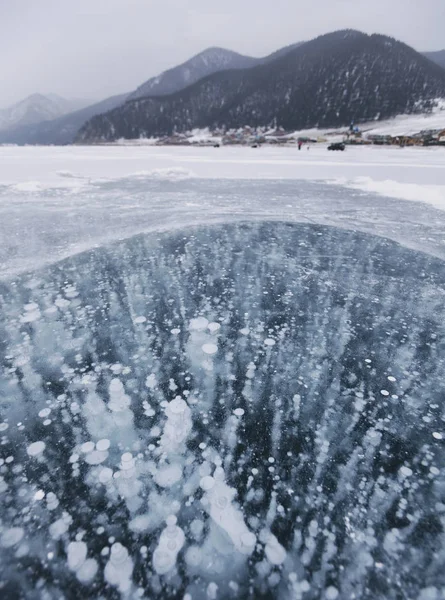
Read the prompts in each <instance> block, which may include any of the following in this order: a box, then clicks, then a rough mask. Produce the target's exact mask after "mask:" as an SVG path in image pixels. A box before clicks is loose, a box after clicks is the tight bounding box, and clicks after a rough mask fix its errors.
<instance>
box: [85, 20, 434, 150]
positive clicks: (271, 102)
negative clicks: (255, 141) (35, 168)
mask: <svg viewBox="0 0 445 600" xmlns="http://www.w3.org/2000/svg"><path fill="white" fill-rule="evenodd" d="M442 96H445V71H444V70H443V69H441V67H439V66H438V65H436V64H434V63H433V62H431V61H430V60H429V59H428V58H426V57H425V56H423V55H422V54H420V53H418V52H416V51H415V50H414V49H413V48H411V47H409V46H407V45H406V44H404V43H403V42H399V41H397V40H395V39H394V38H389V37H387V36H383V35H379V34H372V35H367V34H364V33H362V32H359V31H356V30H340V31H337V32H333V33H330V34H326V35H323V36H319V37H318V38H315V39H314V40H311V41H309V42H306V43H304V44H301V45H297V47H294V48H292V49H291V50H290V51H289V52H287V53H285V54H284V55H280V56H278V58H276V59H274V60H272V61H270V62H266V63H262V64H257V65H255V66H253V67H250V68H249V69H235V70H233V69H232V70H227V71H222V72H219V73H214V74H211V75H208V76H207V77H204V78H203V79H201V80H199V81H198V82H196V83H194V84H192V85H190V86H188V87H187V88H185V89H183V90H181V91H179V92H175V93H173V94H170V95H168V96H163V97H146V98H136V99H129V100H128V101H127V102H126V103H125V104H124V105H123V106H122V107H118V108H116V109H114V111H111V112H109V113H107V114H106V115H98V116H96V117H93V119H92V120H91V121H90V122H88V123H86V124H85V126H84V127H83V128H82V129H81V130H80V132H79V135H78V136H77V138H76V141H77V142H80V143H82V142H88V143H89V142H91V141H113V140H115V139H119V138H127V139H134V138H138V137H156V136H162V135H171V134H172V133H173V132H174V131H178V132H180V131H186V130H189V129H192V128H195V127H227V128H233V127H240V126H243V125H251V126H268V125H271V124H273V123H275V124H278V125H281V126H283V127H284V128H285V129H303V128H308V127H315V126H323V127H327V126H338V125H345V124H348V123H350V122H351V120H354V121H356V122H360V121H369V120H373V119H383V118H389V117H392V116H395V115H396V114H403V113H412V112H416V111H419V110H422V109H425V110H426V109H427V108H428V106H430V103H431V102H432V100H433V99H434V98H437V97H442Z"/></svg>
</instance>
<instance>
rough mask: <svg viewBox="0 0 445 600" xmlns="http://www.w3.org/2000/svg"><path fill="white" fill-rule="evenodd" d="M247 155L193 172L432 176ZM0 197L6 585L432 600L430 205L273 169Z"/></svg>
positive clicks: (443, 345) (437, 217)
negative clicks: (232, 173) (258, 176)
mask: <svg viewBox="0 0 445 600" xmlns="http://www.w3.org/2000/svg"><path fill="white" fill-rule="evenodd" d="M23 151H24V152H25V151H26V152H29V155H30V156H31V155H32V152H31V151H30V150H28V149H26V150H25V149H23ZM59 151H60V154H59V159H58V160H62V158H63V157H66V156H67V155H66V154H64V152H63V151H62V149H54V150H51V149H49V150H45V152H49V153H50V154H51V153H54V155H53V156H55V155H56V154H57V153H58V152H59ZM245 151H247V149H243V150H242V151H241V149H238V150H237V151H235V152H234V153H233V154H230V152H229V154H226V155H219V156H220V157H221V156H223V157H222V158H218V159H216V158H214V155H210V154H208V155H206V156H207V159H208V161H209V163H208V165H209V171H210V172H212V169H215V170H219V171H220V172H221V171H222V172H224V170H225V169H226V168H227V172H228V171H229V170H230V169H232V170H233V169H235V170H237V169H246V174H247V175H248V174H249V173H250V174H252V173H253V171H254V170H255V169H258V167H259V165H263V163H261V162H260V161H264V170H265V175H267V174H268V173H269V174H271V173H272V172H273V173H274V174H275V176H276V175H278V174H279V173H280V172H281V173H282V174H283V176H284V177H286V176H288V177H292V170H293V169H296V170H297V171H298V172H299V173H301V172H302V168H303V167H304V168H307V169H308V170H309V175H310V176H313V175H314V173H315V172H316V170H320V169H323V173H322V174H321V175H320V178H327V177H328V175H329V177H331V176H332V174H333V172H334V171H336V172H337V174H342V173H341V171H342V170H343V171H345V172H346V171H348V173H347V174H348V177H349V176H350V175H351V171H354V170H355V169H356V167H357V168H358V166H359V165H361V166H360V168H364V169H369V170H370V171H374V175H375V173H379V172H382V171H385V170H386V166H382V165H381V164H380V163H381V162H384V160H386V159H388V160H389V161H391V160H392V161H393V164H392V167H391V168H392V170H393V175H394V172H395V173H396V175H394V176H399V175H400V173H401V172H402V171H403V173H407V172H408V171H410V168H411V167H412V171H413V173H411V171H410V176H409V177H408V179H409V178H410V177H412V180H411V181H408V182H407V183H409V184H415V185H417V186H418V185H419V184H421V183H423V182H422V181H420V180H419V177H418V174H419V173H420V172H422V173H423V175H422V176H425V172H426V171H428V170H429V172H431V173H435V174H436V173H439V170H438V168H437V166H438V165H439V160H438V159H436V157H437V156H438V155H437V154H436V153H431V154H427V153H426V152H427V151H422V152H420V151H419V152H417V151H416V150H414V151H413V154H412V155H408V158H407V159H406V163H405V166H400V167H397V168H395V165H394V163H395V162H397V161H399V159H398V158H397V159H395V158H394V157H395V156H398V155H397V154H395V153H392V154H391V152H389V151H388V152H387V153H384V154H377V153H373V151H372V150H369V152H368V151H367V152H366V153H363V154H359V152H357V154H350V153H349V152H348V153H346V154H347V156H345V157H343V158H341V157H338V158H332V159H329V161H331V162H327V163H326V165H324V164H323V162H324V161H325V160H327V159H325V158H322V157H320V155H319V154H318V155H317V153H314V154H315V157H314V159H312V158H311V159H305V160H306V164H305V165H303V164H302V165H300V166H296V161H297V158H296V157H292V158H289V154H286V155H284V154H281V152H280V151H279V150H267V152H266V153H264V154H262V155H256V156H260V158H255V159H252V158H250V157H249V155H247V158H246V154H242V152H245ZM14 152H15V150H14ZM17 152H18V150H17ZM70 152H78V155H77V160H78V161H79V163H80V164H79V169H80V171H82V169H84V168H85V169H89V168H92V169H96V174H95V176H97V175H98V173H97V169H99V170H100V169H101V168H102V166H103V165H102V166H101V160H98V164H96V165H95V166H94V167H93V166H88V165H87V164H86V163H85V164H84V165H83V166H82V164H83V163H82V161H83V160H84V158H85V157H86V156H88V157H89V159H91V157H92V156H93V154H91V152H93V150H89V149H76V150H74V149H70ZM94 152H99V153H102V152H104V153H106V152H107V150H97V149H95V150H94ZM114 152H115V149H112V152H111V154H109V155H108V156H109V160H110V163H113V161H114V158H113V157H114V156H117V155H115V154H114ZM156 152H158V150H156ZM165 152H166V151H165V150H164V149H163V150H162V151H159V155H158V156H161V157H162V156H164V158H165V156H166V154H165ZM193 152H196V154H195V155H193V153H192V152H190V151H188V152H187V153H182V154H181V153H180V152H179V153H178V154H176V155H175V156H176V157H179V158H176V159H175V160H180V161H181V160H182V161H186V162H187V161H188V162H193V161H196V162H197V165H198V167H199V165H200V162H199V161H200V160H202V158H203V154H200V153H201V152H202V151H201V150H199V151H198V150H193ZM317 152H318V150H317ZM172 156H173V154H172ZM286 156H287V158H285V157H286ZM404 156H405V155H404ZM278 157H281V158H280V159H279V160H281V161H282V162H281V163H280V165H279V166H277V165H278V163H277V160H278ZM411 157H412V158H411ZM429 157H432V158H431V166H429V167H428V166H426V165H425V162H427V161H429V160H430V158H429ZM133 158H134V157H133ZM238 158H241V162H240V165H241V166H236V167H234V166H233V165H234V163H235V162H236V159H238ZM120 159H122V156H120ZM146 159H147V157H145V158H144V159H143V158H142V155H141V157H140V159H139V160H141V161H142V160H146ZM365 159H366V160H365ZM147 160H148V159H147ZM150 160H151V159H150ZM403 160H405V159H403ZM436 160H437V162H436ZM212 161H213V162H212ZM218 161H219V162H218ZM225 161H232V163H231V164H230V165H227V164H225ZM243 161H244V162H243ZM249 161H251V163H249ZM286 161H287V162H286ZM311 161H312V162H311ZM342 161H343V162H342ZM346 161H348V162H349V164H346ZM422 161H424V162H423V163H422ZM352 163H354V164H355V166H352ZM400 163H402V159H400ZM365 164H367V165H368V166H364V165H365ZM416 164H417V166H416ZM215 165H216V166H215ZM249 165H250V166H249ZM419 165H423V166H422V167H420V166H419ZM408 166H410V168H408ZM300 167H301V168H300ZM325 167H326V169H325ZM28 168H29V169H32V168H33V167H32V161H31V163H30V165H27V166H26V169H28ZM67 168H68V167H67ZM107 168H109V167H107ZM120 168H122V169H124V170H125V169H126V168H128V167H125V166H122V167H120ZM150 168H151V167H150ZM199 168H201V167H199ZM261 168H262V167H261ZM1 169H3V166H1V167H0V170H1ZM388 169H389V167H388ZM397 169H399V171H397ZM140 170H142V168H140ZM193 170H195V167H193ZM198 170H199V169H198ZM214 173H215V171H214ZM124 174H125V173H124ZM127 174H128V173H127ZM397 174H398V175H397ZM12 175H13V173H11V176H12ZM102 175H103V176H105V173H103V174H102ZM115 175H116V176H118V175H119V172H116V173H115ZM309 175H308V176H309ZM383 175H384V176H385V177H386V174H383ZM441 176H442V175H439V177H441ZM51 177H53V175H51ZM173 179H174V178H173ZM405 179H406V178H405ZM440 184H441V181H438V185H440ZM86 187H88V189H89V191H88V194H89V195H88V196H86V195H85V194H86ZM420 189H421V188H420V187H419V190H420ZM0 195H3V196H2V198H3V199H2V201H1V202H0V211H3V213H2V214H3V215H8V218H9V217H10V218H9V220H8V226H7V227H6V226H5V225H4V224H2V225H0V227H1V233H2V234H3V232H5V236H4V237H2V243H1V245H0V248H1V252H3V253H4V256H5V262H4V268H5V271H7V272H8V273H10V276H9V277H8V278H6V277H4V278H3V280H2V281H1V283H0V296H1V303H0V339H1V340H2V343H1V345H0V360H1V369H2V370H1V372H2V376H1V379H0V393H1V397H2V414H1V421H2V422H1V424H0V438H1V448H2V451H1V454H0V490H1V493H2V502H1V504H0V518H1V521H0V584H1V585H2V591H3V592H4V593H5V597H8V596H9V597H18V596H20V595H22V596H24V597H30V598H32V597H33V595H32V594H34V591H35V590H36V589H38V591H37V593H38V594H39V595H40V597H48V598H50V597H59V596H60V597H62V596H63V597H70V595H77V596H82V597H85V598H97V597H102V598H108V597H110V598H114V597H122V598H127V597H128V598H133V597H134V598H138V597H147V598H152V597H156V598H171V597H178V598H185V597H187V598H189V597H190V598H192V599H193V600H195V599H201V598H203V599H206V598H211V597H215V596H216V598H226V597H245V598H261V597H264V598H269V597H273V598H277V599H281V598H283V599H287V598H289V599H291V598H292V599H293V598H301V599H302V600H315V599H318V598H343V597H345V598H348V597H352V596H353V595H354V594H355V596H356V597H360V598H365V599H366V598H369V599H371V598H385V599H386V598H388V599H390V600H392V599H396V598H398V597H400V596H401V595H404V596H406V597H412V598H417V597H419V598H421V597H425V598H427V597H429V596H430V597H440V594H441V593H442V592H441V590H442V588H443V587H444V586H445V582H444V581H443V577H442V569H441V567H440V565H441V564H442V561H443V559H444V556H445V555H444V549H443V539H442V538H443V530H444V527H445V522H444V515H445V500H444V481H443V469H444V457H445V454H444V452H445V450H444V448H443V439H444V435H445V434H444V433H443V430H444V428H443V423H444V420H445V416H444V415H445V411H444V406H443V397H444V388H443V372H444V366H445V365H444V363H445V328H444V327H445V326H444V323H445V320H444V316H445V292H444V290H445V270H444V268H443V258H444V257H445V252H444V248H445V237H444V231H445V215H444V214H443V212H440V211H437V210H435V209H434V208H431V207H428V206H426V205H422V204H420V203H419V202H414V203H408V202H404V201H399V200H395V199H394V200H391V199H388V198H383V197H381V198H380V197H377V196H375V195H371V194H368V193H363V192H361V191H359V190H358V189H357V190H354V189H349V190H348V189H346V188H344V187H341V186H332V185H326V184H325V183H315V182H309V181H306V182H304V181H299V182H298V184H297V183H296V182H293V181H291V180H288V181H281V182H278V181H269V182H267V181H256V182H255V181H230V180H225V181H223V180H214V181H212V180H207V181H198V180H193V179H190V178H187V179H186V178H183V179H182V180H181V181H178V180H171V179H169V178H167V177H164V178H161V177H157V178H155V180H153V178H152V177H149V176H146V175H140V176H138V177H137V178H132V177H125V178H124V179H122V180H116V179H115V180H114V181H102V182H98V181H97V179H94V180H88V179H87V180H86V181H83V183H82V189H81V188H80V187H79V189H78V190H75V189H74V188H71V189H70V190H68V191H67V190H65V192H62V191H61V190H60V189H58V190H55V189H53V190H46V191H45V190H44V187H42V186H41V187H40V188H39V191H36V192H31V191H30V192H26V194H25V193H24V192H23V191H19V190H17V189H16V190H13V189H12V188H11V187H10V186H9V187H6V186H5V188H3V189H2V191H1V193H0ZM6 199H7V202H6ZM413 199H414V200H417V198H413ZM419 199H420V200H422V199H421V198H419ZM3 200H5V201H3ZM24 209H26V210H24ZM67 211H71V212H72V214H69V215H67V214H66V213H67ZM108 217H109V218H108ZM2 223H4V220H2ZM98 224H100V227H99V228H98ZM59 226H60V227H59ZM98 229H100V230H101V231H100V232H99V233H98ZM25 230H26V231H27V233H29V236H27V239H28V238H29V240H31V241H30V244H29V247H27V245H26V244H22V246H23V247H22V246H20V245H17V240H20V236H17V235H16V234H17V232H18V231H25ZM147 230H151V233H147V234H143V235H136V236H134V235H133V234H134V233H135V232H139V231H147ZM33 236H36V237H35V238H33ZM119 237H122V238H123V239H121V240H119V241H115V242H113V243H110V244H108V245H102V242H103V240H104V239H106V240H108V241H110V240H116V239H117V238H119ZM33 239H34V241H35V242H36V246H35V247H34V248H33V243H32V240H33ZM397 242H398V243H397ZM96 245H97V246H99V247H94V246H96ZM56 246H57V248H58V249H59V250H60V253H61V254H60V255H62V256H63V255H64V256H68V258H66V259H65V260H63V261H61V262H55V259H56V258H57V256H58V254H57V253H58V250H55V248H56ZM80 247H85V248H89V250H88V251H87V252H84V253H80V254H77V252H78V250H79V248H80ZM419 250H424V251H425V253H422V252H419ZM40 251H41V252H40ZM34 255H35V256H34ZM55 255H56V256H55ZM71 255H72V256H71ZM29 261H31V263H32V264H33V265H34V266H35V267H37V266H39V265H40V266H41V265H45V264H47V266H44V267H43V268H40V266H39V268H35V269H33V270H31V271H29V272H28V273H22V271H23V267H24V265H25V264H26V265H28V266H29V264H30V262H29ZM12 273H14V274H12ZM27 315H31V316H32V318H28V317H27ZM34 317H35V318H34ZM142 317H143V319H142ZM47 421H49V423H47ZM36 577H38V580H36ZM36 581H37V582H38V583H36ZM36 586H38V587H37V588H36Z"/></svg>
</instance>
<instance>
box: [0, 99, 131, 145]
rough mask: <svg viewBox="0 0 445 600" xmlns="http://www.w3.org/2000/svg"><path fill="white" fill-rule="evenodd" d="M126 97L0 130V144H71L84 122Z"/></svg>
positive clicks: (116, 104) (107, 100) (111, 107)
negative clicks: (50, 118) (49, 118)
mask: <svg viewBox="0 0 445 600" xmlns="http://www.w3.org/2000/svg"><path fill="white" fill-rule="evenodd" d="M126 98H127V94H120V95H118V96H112V97H111V98H107V99H106V100H102V101H101V102H97V103H96V104H92V105H91V106H87V107H85V108H82V109H81V110H77V111H75V112H72V113H69V114H66V115H63V116H61V117H59V118H57V119H53V120H51V121H43V122H40V123H36V124H31V125H20V126H17V127H11V128H9V129H5V130H3V131H2V130H0V144H71V143H72V142H73V140H74V138H75V136H76V134H77V132H78V131H79V129H80V128H81V127H82V125H84V123H86V122H87V121H88V120H89V119H91V118H92V117H93V116H94V115H98V114H100V113H104V112H107V111H110V110H112V109H113V108H116V107H117V106H120V105H121V104H123V103H124V102H125V100H126Z"/></svg>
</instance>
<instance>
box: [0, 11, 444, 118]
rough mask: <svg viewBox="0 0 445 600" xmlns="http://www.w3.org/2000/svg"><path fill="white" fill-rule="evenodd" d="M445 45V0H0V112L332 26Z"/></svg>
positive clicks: (126, 84) (102, 91) (264, 50)
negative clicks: (212, 49)
mask: <svg viewBox="0 0 445 600" xmlns="http://www.w3.org/2000/svg"><path fill="white" fill-rule="evenodd" d="M343 28H354V29H360V30H361V31H365V32H367V33H374V32H377V33H385V34H388V35H392V36H394V37H396V38H398V39H400V40H403V41H404V42H407V43H408V44H410V45H412V46H414V47H415V48H416V49H418V50H438V49H442V48H445V0H223V1H221V0H0V107H3V106H6V105H8V104H11V103H13V102H16V101H18V100H20V99H22V98H23V97H25V96H27V95H29V94H31V93H34V92H40V93H49V92H53V93H56V94H60V95H62V96H65V97H69V98H73V97H77V98H79V97H81V98H91V99H102V98H105V97H107V96H110V95H113V94H118V93H123V92H128V91H131V90H132V89H134V88H136V87H137V86H138V85H140V84H141V83H142V82H143V81H145V80H147V79H149V78H150V77H152V76H153V75H157V74H158V73H159V72H161V71H163V70H165V69H166V68H169V67H171V66H174V65H176V64H178V63H180V62H183V61H184V60H186V59H187V58H189V57H190V56H192V55H193V54H196V53H197V52H200V51H201V50H203V49H204V48H207V47H209V46H223V47H226V48H230V49H232V50H236V51H238V52H242V53H244V54H250V55H253V56H262V55H265V54H268V53H269V52H271V51H273V50H275V49H277V48H279V47H282V46H285V45H288V44H291V43H293V42H297V41H300V40H307V39H311V38H313V37H315V36H317V35H320V34H322V33H327V32H329V31H334V30H336V29H343Z"/></svg>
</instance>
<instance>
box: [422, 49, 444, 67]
mask: <svg viewBox="0 0 445 600" xmlns="http://www.w3.org/2000/svg"><path fill="white" fill-rule="evenodd" d="M423 55H424V56H426V57H427V58H429V59H430V60H432V61H433V62H435V63H436V65H439V66H440V67H442V68H443V69H445V50H438V51H437V52H424V53H423Z"/></svg>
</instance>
